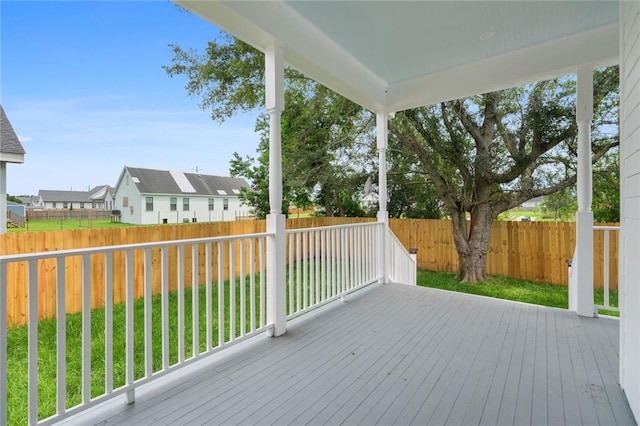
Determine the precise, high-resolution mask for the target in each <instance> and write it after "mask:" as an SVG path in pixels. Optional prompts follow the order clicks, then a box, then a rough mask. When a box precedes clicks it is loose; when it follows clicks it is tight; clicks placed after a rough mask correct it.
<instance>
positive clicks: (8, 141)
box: [0, 105, 25, 154]
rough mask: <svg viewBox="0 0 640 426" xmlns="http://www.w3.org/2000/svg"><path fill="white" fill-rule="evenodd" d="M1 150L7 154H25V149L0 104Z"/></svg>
mask: <svg viewBox="0 0 640 426" xmlns="http://www.w3.org/2000/svg"><path fill="white" fill-rule="evenodd" d="M0 152H4V153H6V154H25V150H24V148H23V147H22V144H21V143H20V139H18V135H16V132H15V131H14V130H13V126H11V123H10V122H9V119H8V118H7V115H6V114H5V113H4V108H2V105H0Z"/></svg>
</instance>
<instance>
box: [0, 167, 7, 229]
mask: <svg viewBox="0 0 640 426" xmlns="http://www.w3.org/2000/svg"><path fill="white" fill-rule="evenodd" d="M5 232H7V163H6V162H4V161H0V234H4V233H5Z"/></svg>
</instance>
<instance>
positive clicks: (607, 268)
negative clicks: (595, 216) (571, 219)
mask: <svg viewBox="0 0 640 426" xmlns="http://www.w3.org/2000/svg"><path fill="white" fill-rule="evenodd" d="M593 230H594V232H596V233H597V232H603V233H604V238H603V244H604V247H603V251H602V253H603V260H602V261H603V264H602V283H603V286H602V287H603V304H602V305H598V304H596V305H595V306H596V308H598V309H606V310H608V311H614V312H620V309H619V307H618V305H617V304H616V305H611V301H610V300H609V299H610V288H611V285H610V277H611V271H612V266H613V268H616V267H617V262H616V264H615V265H611V233H619V232H620V227H619V226H594V227H593ZM595 261H596V259H594V262H595Z"/></svg>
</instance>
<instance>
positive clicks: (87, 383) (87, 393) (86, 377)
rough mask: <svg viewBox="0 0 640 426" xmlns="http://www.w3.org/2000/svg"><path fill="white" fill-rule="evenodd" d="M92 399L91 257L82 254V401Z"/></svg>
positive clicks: (86, 401) (85, 401)
mask: <svg viewBox="0 0 640 426" xmlns="http://www.w3.org/2000/svg"><path fill="white" fill-rule="evenodd" d="M89 401H91V257H90V255H88V254H85V255H83V256H82V402H83V403H85V404H86V403H88V402H89Z"/></svg>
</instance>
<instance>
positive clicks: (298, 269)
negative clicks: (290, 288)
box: [295, 232, 302, 312]
mask: <svg viewBox="0 0 640 426" xmlns="http://www.w3.org/2000/svg"><path fill="white" fill-rule="evenodd" d="M300 248H301V247H300V233H299V232H296V310H295V312H298V311H300V310H301V309H302V288H301V284H302V281H301V274H302V257H301V254H300Z"/></svg>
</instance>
